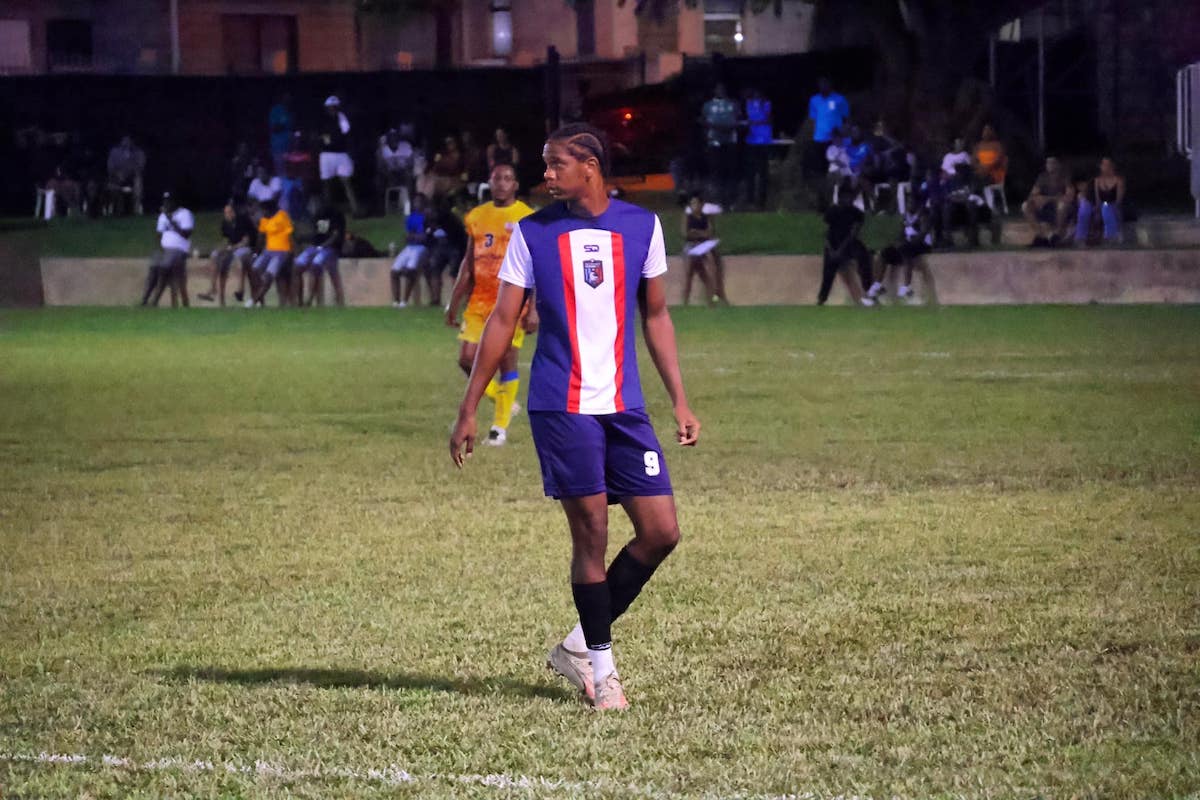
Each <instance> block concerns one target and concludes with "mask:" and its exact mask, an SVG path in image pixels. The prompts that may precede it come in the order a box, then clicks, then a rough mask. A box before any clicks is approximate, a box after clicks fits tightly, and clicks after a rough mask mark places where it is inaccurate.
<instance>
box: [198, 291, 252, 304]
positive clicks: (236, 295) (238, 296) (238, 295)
mask: <svg viewBox="0 0 1200 800" xmlns="http://www.w3.org/2000/svg"><path fill="white" fill-rule="evenodd" d="M201 296H203V295H201ZM233 299H234V300H236V301H238V302H239V303H240V302H242V293H241V292H234V293H233Z"/></svg>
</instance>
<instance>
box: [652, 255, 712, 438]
mask: <svg viewBox="0 0 1200 800" xmlns="http://www.w3.org/2000/svg"><path fill="white" fill-rule="evenodd" d="M664 284H665V281H664V279H663V277H662V276H661V275H659V276H656V277H654V278H648V279H646V280H643V281H642V283H641V286H639V287H638V307H639V310H640V311H641V314H642V333H643V335H644V336H645V338H646V349H648V350H649V351H650V358H651V359H652V360H653V361H654V366H655V368H656V369H657V370H658V374H659V376H660V377H661V378H662V382H663V386H665V387H666V389H667V395H668V396H669V397H670V398H671V406H672V408H673V410H674V413H675V423H676V425H677V427H678V429H677V430H676V432H675V439H676V441H678V442H679V444H681V445H685V446H691V445H694V444H696V440H697V439H698V438H699V437H700V420H699V419H697V418H696V415H695V414H693V413H692V409H691V408H690V407H689V406H688V402H687V394H686V392H684V389H683V376H682V374H681V373H680V371H679V352H678V349H677V347H676V344H675V326H674V324H673V323H672V322H671V315H670V313H669V312H668V311H667V292H666V287H665V285H664Z"/></svg>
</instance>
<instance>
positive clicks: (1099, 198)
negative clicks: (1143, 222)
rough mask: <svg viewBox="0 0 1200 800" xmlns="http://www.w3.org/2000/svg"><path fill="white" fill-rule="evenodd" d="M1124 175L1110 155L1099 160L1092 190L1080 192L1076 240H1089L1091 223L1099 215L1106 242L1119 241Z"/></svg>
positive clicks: (1123, 200) (1120, 239)
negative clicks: (1118, 170) (1097, 172)
mask: <svg viewBox="0 0 1200 800" xmlns="http://www.w3.org/2000/svg"><path fill="white" fill-rule="evenodd" d="M1124 205H1125V176H1124V175H1121V174H1120V173H1119V172H1117V165H1116V163H1115V162H1114V161H1113V160H1112V159H1111V158H1104V159H1101V161H1100V174H1099V175H1097V176H1096V177H1095V179H1094V180H1093V181H1092V185H1091V191H1089V192H1085V193H1082V194H1080V195H1079V213H1078V216H1077V218H1076V224H1075V243H1076V244H1085V243H1088V242H1090V241H1091V240H1092V239H1091V230H1092V225H1093V223H1094V222H1095V220H1096V216H1097V215H1099V217H1100V222H1101V224H1102V227H1103V232H1104V243H1105V244H1120V243H1121V241H1122V237H1121V223H1122V222H1123V220H1124V213H1123V208H1124Z"/></svg>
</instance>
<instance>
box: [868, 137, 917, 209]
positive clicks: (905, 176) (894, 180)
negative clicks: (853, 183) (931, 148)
mask: <svg viewBox="0 0 1200 800" xmlns="http://www.w3.org/2000/svg"><path fill="white" fill-rule="evenodd" d="M867 143H868V144H870V146H871V154H870V157H869V158H868V161H867V163H866V164H865V165H864V166H863V170H862V174H863V177H864V178H865V179H866V182H867V183H868V184H870V185H871V186H884V185H886V186H888V187H889V188H890V190H891V193H892V197H895V198H898V197H899V185H900V184H901V183H904V182H906V181H909V180H911V179H912V165H911V164H909V159H908V148H906V147H905V146H904V144H903V143H901V142H900V141H899V140H898V139H896V138H894V137H893V136H892V135H891V134H889V133H888V129H887V125H886V124H885V123H884V121H883V120H879V121H878V122H876V123H875V128H874V130H873V131H872V132H871V136H870V138H868V139H867Z"/></svg>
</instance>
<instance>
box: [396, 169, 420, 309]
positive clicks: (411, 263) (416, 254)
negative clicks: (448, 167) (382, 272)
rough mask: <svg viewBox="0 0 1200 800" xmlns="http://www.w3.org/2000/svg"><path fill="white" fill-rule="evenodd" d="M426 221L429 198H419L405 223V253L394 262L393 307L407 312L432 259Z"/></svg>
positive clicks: (417, 197) (416, 199)
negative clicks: (422, 274) (424, 270)
mask: <svg viewBox="0 0 1200 800" xmlns="http://www.w3.org/2000/svg"><path fill="white" fill-rule="evenodd" d="M428 227H429V226H428V222H427V220H426V217H425V196H424V195H422V194H419V193H418V194H417V195H416V196H415V197H414V198H413V201H412V211H411V212H410V213H409V215H408V217H407V218H406V219H405V220H404V230H405V234H406V241H405V244H404V249H403V250H401V251H400V254H399V255H397V256H396V260H395V261H393V262H392V307H393V308H407V307H408V304H409V303H410V302H412V299H413V294H414V292H415V291H416V288H417V278H418V277H419V276H420V274H421V271H422V270H423V269H424V268H425V261H426V260H427V258H428V256H429V252H428V243H429V230H428Z"/></svg>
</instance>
